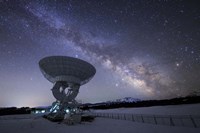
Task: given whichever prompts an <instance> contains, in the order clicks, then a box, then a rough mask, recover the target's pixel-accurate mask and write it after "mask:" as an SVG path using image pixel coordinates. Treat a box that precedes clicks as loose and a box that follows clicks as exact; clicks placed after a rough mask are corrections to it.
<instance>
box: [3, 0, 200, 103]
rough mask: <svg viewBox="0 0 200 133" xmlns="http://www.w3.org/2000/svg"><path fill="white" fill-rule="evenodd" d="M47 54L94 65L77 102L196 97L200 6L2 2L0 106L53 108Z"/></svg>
mask: <svg viewBox="0 0 200 133" xmlns="http://www.w3.org/2000/svg"><path fill="white" fill-rule="evenodd" d="M51 55H65V56H72V57H76V58H80V59H83V60H86V61H88V62H90V63H91V64H93V65H94V66H95V67H96V70H97V73H96V75H95V76H94V78H93V79H92V80H91V81H90V82H89V83H88V84H86V85H84V86H82V87H81V88H80V93H79V95H78V97H77V100H78V101H79V102H100V101H107V100H113V99H117V98H123V97H134V98H140V99H165V98H174V97H181V96H188V95H194V94H195V95H199V94H200V88H199V86H200V83H199V79H200V10H199V2H198V0H192V1H187V0H134V1H133V0H26V1H25V0H19V1H14V0H0V75H1V76H0V106H39V105H50V104H51V103H52V102H53V101H54V100H55V99H54V98H53V96H52V94H51V91H50V89H51V88H52V86H53V85H52V84H51V83H49V82H48V81H47V80H46V79H45V78H44V77H43V76H42V74H41V72H40V70H39V66H38V62H39V60H40V59H41V58H43V57H45V56H51Z"/></svg>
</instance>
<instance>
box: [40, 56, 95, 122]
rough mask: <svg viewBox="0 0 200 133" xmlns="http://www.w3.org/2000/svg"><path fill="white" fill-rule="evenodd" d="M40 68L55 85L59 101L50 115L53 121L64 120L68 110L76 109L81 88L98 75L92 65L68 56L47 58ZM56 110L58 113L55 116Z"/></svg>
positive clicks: (42, 60) (54, 88) (54, 90)
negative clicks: (76, 99) (76, 98)
mask: <svg viewBox="0 0 200 133" xmlns="http://www.w3.org/2000/svg"><path fill="white" fill-rule="evenodd" d="M39 67H40V70H41V72H42V74H43V75H44V77H45V78H46V79H47V80H49V81H50V82H52V83H54V86H53V88H52V93H53V96H54V97H55V98H56V100H57V101H56V102H54V103H53V106H52V112H51V113H50V114H49V117H51V119H58V118H61V119H63V117H64V115H65V113H66V112H65V111H66V108H75V107H76V105H77V102H76V101H75V97H76V96H77V95H78V92H79V88H80V86H81V85H83V84H86V83H87V82H89V81H90V79H92V77H93V76H94V75H95V73H96V69H95V68H94V67H93V66H92V65H91V64H90V63H88V62H86V61H83V60H80V59H77V58H73V57H67V56H50V57H45V58H43V59H41V60H40V61H39ZM67 88H68V91H67V93H66V92H65V90H66V89H67ZM55 110H57V111H56V112H57V113H56V114H55V113H54V114H53V112H54V111H55ZM52 114H53V115H52Z"/></svg>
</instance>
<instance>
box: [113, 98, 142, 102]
mask: <svg viewBox="0 0 200 133" xmlns="http://www.w3.org/2000/svg"><path fill="white" fill-rule="evenodd" d="M138 101H141V100H140V99H138V98H132V97H125V98H122V99H117V100H115V101H114V102H121V103H136V102H138Z"/></svg>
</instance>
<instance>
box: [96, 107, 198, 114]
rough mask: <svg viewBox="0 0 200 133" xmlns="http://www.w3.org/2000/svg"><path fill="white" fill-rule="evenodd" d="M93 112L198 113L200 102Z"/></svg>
mask: <svg viewBox="0 0 200 133" xmlns="http://www.w3.org/2000/svg"><path fill="white" fill-rule="evenodd" d="M95 112H101V113H103V112H104V113H130V114H152V115H200V104H183V105H169V106H153V107H141V108H119V109H108V110H95Z"/></svg>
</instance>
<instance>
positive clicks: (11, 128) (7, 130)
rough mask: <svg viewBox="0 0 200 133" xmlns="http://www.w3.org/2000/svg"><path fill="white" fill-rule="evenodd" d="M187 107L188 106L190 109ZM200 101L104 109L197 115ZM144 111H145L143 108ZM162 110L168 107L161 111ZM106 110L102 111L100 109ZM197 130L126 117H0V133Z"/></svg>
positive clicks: (177, 132)
mask: <svg viewBox="0 0 200 133" xmlns="http://www.w3.org/2000/svg"><path fill="white" fill-rule="evenodd" d="M189 108H190V109H189ZM196 109H198V110H197V111H198V112H200V110H199V109H200V104H194V105H177V106H164V107H148V108H132V109H131V108H129V109H115V110H107V111H111V112H117V113H120V112H122V113H126V112H129V113H130V112H131V113H137V114H141V113H143V114H144V113H145V112H146V113H150V114H165V113H167V114H177V113H178V111H181V112H184V113H181V112H179V113H181V114H196V115H197V114H199V113H197V111H196V112H195V111H194V110H196ZM145 110H146V111H145ZM163 110H165V111H166V110H168V111H166V112H162V111H163ZM149 111H150V112H149ZM101 112H105V111H101ZM15 132H17V133H55V132H56V133H66V132H68V133H133V132H135V133H199V132H200V128H190V127H170V126H162V125H153V124H144V123H136V122H132V121H126V120H115V119H107V118H96V119H95V120H94V122H91V123H82V124H77V125H72V126H69V125H65V124H62V123H61V124H58V123H55V122H50V121H48V120H46V119H44V118H42V117H41V116H38V115H11V116H0V133H15Z"/></svg>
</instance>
